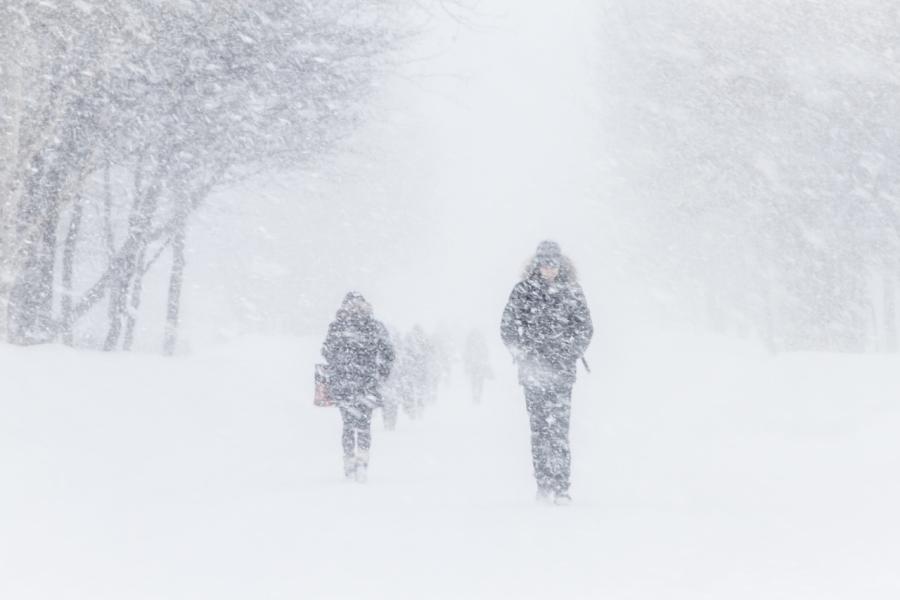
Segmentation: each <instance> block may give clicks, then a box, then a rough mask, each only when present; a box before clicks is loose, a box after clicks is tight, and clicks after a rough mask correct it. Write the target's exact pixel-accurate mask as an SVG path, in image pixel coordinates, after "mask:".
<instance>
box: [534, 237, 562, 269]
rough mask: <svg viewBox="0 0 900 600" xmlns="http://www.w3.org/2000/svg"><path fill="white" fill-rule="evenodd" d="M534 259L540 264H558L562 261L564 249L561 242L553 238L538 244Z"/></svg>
mask: <svg viewBox="0 0 900 600" xmlns="http://www.w3.org/2000/svg"><path fill="white" fill-rule="evenodd" d="M534 260H535V262H536V263H537V264H538V265H556V266H558V265H559V264H560V262H561V261H562V250H560V248H559V244H557V243H556V242H554V241H552V240H544V241H543V242H541V243H540V244H538V247H537V252H535V255H534Z"/></svg>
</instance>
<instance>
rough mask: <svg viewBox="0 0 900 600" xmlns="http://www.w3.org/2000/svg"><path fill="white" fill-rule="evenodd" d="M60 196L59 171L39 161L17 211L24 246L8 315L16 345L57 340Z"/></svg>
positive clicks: (11, 293) (21, 246) (41, 160)
mask: <svg viewBox="0 0 900 600" xmlns="http://www.w3.org/2000/svg"><path fill="white" fill-rule="evenodd" d="M59 192H60V173H59V170H58V169H57V168H56V167H55V166H54V165H48V164H47V162H46V161H45V160H43V159H42V158H41V157H38V158H37V159H36V160H35V164H34V170H33V172H32V174H31V175H30V176H29V182H28V186H27V190H26V194H25V196H23V198H22V200H21V203H20V205H19V207H18V211H17V224H18V225H17V226H18V229H19V231H20V232H21V233H22V240H21V241H22V243H21V245H20V248H19V249H20V255H19V259H18V261H17V263H18V270H17V273H16V276H15V281H14V282H13V286H12V290H11V292H10V303H9V307H8V314H7V316H8V325H9V340H10V341H11V342H13V343H16V344H34V343H42V342H46V341H49V340H50V339H52V338H53V337H55V327H54V326H53V325H54V322H53V316H52V310H53V283H54V270H55V263H56V244H57V240H56V228H57V224H58V221H59V200H60V198H59Z"/></svg>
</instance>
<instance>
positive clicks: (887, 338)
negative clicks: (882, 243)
mask: <svg viewBox="0 0 900 600" xmlns="http://www.w3.org/2000/svg"><path fill="white" fill-rule="evenodd" d="M896 285H897V280H896V275H895V274H894V271H893V269H889V270H886V271H885V274H884V349H885V351H887V352H896V351H897V287H896Z"/></svg>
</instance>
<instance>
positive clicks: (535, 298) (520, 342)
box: [500, 257, 594, 385]
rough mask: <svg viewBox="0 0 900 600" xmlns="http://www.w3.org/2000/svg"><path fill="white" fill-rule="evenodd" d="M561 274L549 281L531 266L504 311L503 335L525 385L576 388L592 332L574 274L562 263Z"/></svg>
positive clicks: (572, 270)
mask: <svg viewBox="0 0 900 600" xmlns="http://www.w3.org/2000/svg"><path fill="white" fill-rule="evenodd" d="M559 267H560V270H559V274H558V275H557V277H556V279H555V280H553V281H552V282H550V281H547V280H545V279H544V278H543V277H542V276H541V274H540V269H539V266H538V261H537V259H536V260H533V261H532V263H531V265H530V268H529V270H528V271H527V272H526V274H525V277H524V278H523V280H522V281H520V282H519V283H518V284H516V286H515V287H514V288H513V290H512V293H511V294H510V296H509V301H508V302H507V304H506V308H505V310H504V311H503V319H502V321H501V324H500V335H501V337H502V338H503V343H504V344H506V346H507V348H509V350H510V352H511V353H512V354H513V357H514V358H515V360H516V363H517V364H518V366H519V382H520V383H522V384H523V385H540V384H544V383H553V382H558V383H569V384H571V383H573V382H574V381H575V372H576V363H577V362H578V359H580V358H581V357H582V355H584V352H585V350H587V347H588V345H589V344H590V342H591V337H592V336H593V333H594V326H593V323H592V322H591V313H590V310H589V309H588V306H587V301H586V300H585V297H584V292H583V291H582V290H581V286H580V285H579V284H578V281H577V278H576V275H575V269H574V268H573V267H572V264H571V262H570V261H569V260H568V259H566V258H565V257H560V261H559Z"/></svg>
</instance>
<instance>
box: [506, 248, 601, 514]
mask: <svg viewBox="0 0 900 600" xmlns="http://www.w3.org/2000/svg"><path fill="white" fill-rule="evenodd" d="M593 333H594V327H593V324H592V323H591V313H590V310H588V306H587V302H586V301H585V298H584V293H583V292H582V290H581V286H580V285H579V284H578V280H577V277H576V273H575V269H574V267H573V265H572V263H571V261H570V260H569V259H568V258H567V257H565V256H563V254H562V252H561V250H560V247H559V244H557V243H556V242H552V241H544V242H541V243H540V245H538V248H537V252H536V253H535V256H534V258H533V259H532V260H531V262H530V263H529V266H528V268H527V270H526V273H525V275H524V277H523V279H522V281H520V282H519V283H518V284H516V286H515V287H514V288H513V290H512V293H511V294H510V296H509V302H508V303H507V304H506V309H505V310H504V311H503V319H502V322H501V325H500V334H501V337H502V338H503V342H504V344H506V347H507V348H508V349H509V351H510V352H511V353H512V355H513V359H514V360H515V362H516V364H517V366H518V369H519V383H520V384H521V385H522V387H523V388H524V391H525V406H526V408H527V410H528V417H529V421H530V425H531V455H532V462H533V464H534V477H535V480H536V481H537V486H538V492H537V495H538V500H540V501H545V502H550V501H553V502H555V503H557V504H568V503H569V502H571V501H572V498H571V496H570V495H569V479H570V470H571V452H570V449H569V419H570V416H571V410H572V386H573V385H574V384H575V373H576V365H577V363H578V361H579V359H582V357H583V355H584V352H585V350H587V347H588V345H589V344H590V342H591V337H592V335H593Z"/></svg>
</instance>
